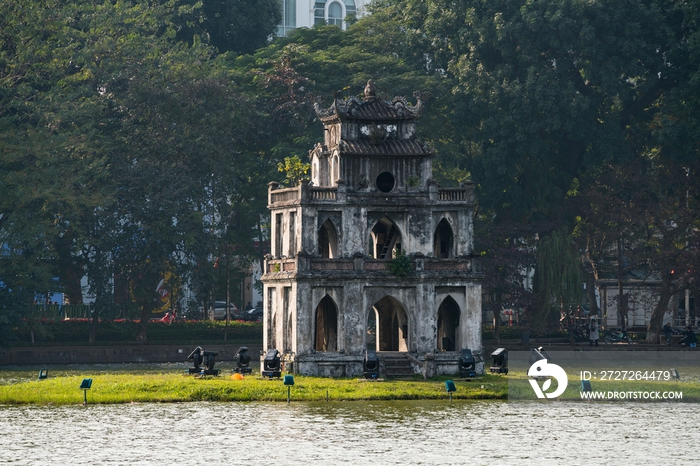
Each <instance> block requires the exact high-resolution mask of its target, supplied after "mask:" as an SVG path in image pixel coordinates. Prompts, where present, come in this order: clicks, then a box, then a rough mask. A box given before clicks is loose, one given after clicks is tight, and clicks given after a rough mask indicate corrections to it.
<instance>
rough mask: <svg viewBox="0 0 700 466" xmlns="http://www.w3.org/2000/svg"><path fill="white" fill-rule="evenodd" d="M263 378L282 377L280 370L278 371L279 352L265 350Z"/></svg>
mask: <svg viewBox="0 0 700 466" xmlns="http://www.w3.org/2000/svg"><path fill="white" fill-rule="evenodd" d="M262 376H263V377H269V378H273V377H277V378H280V377H281V376H282V370H281V369H280V352H279V351H277V350H276V349H270V350H267V354H266V355H265V360H264V361H263V370H262Z"/></svg>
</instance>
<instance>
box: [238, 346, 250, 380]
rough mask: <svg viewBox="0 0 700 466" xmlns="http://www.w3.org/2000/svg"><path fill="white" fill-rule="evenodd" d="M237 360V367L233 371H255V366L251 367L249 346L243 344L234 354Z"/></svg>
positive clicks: (245, 372) (241, 372)
mask: <svg viewBox="0 0 700 466" xmlns="http://www.w3.org/2000/svg"><path fill="white" fill-rule="evenodd" d="M234 359H235V360H236V367H235V368H234V369H233V372H238V373H239V374H250V373H251V372H253V368H252V367H250V354H249V353H248V347H247V346H241V347H240V348H239V349H238V352H236V355H235V356H234Z"/></svg>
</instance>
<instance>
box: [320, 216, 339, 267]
mask: <svg viewBox="0 0 700 466" xmlns="http://www.w3.org/2000/svg"><path fill="white" fill-rule="evenodd" d="M318 254H319V255H320V256H321V257H324V258H326V259H333V258H335V257H337V256H338V233H337V232H336V230H335V226H334V225H333V222H331V221H330V219H328V220H326V221H325V222H323V225H321V228H319V229H318Z"/></svg>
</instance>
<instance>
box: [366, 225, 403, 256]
mask: <svg viewBox="0 0 700 466" xmlns="http://www.w3.org/2000/svg"><path fill="white" fill-rule="evenodd" d="M394 250H397V251H400V250H401V232H400V231H399V228H398V227H397V226H396V224H395V223H394V222H393V221H392V220H391V219H390V218H389V217H382V218H381V219H379V221H378V222H377V223H376V224H375V225H374V227H373V228H372V233H371V242H370V255H371V256H372V257H374V258H375V259H391V258H392V257H393V251H394Z"/></svg>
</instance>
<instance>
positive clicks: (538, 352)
mask: <svg viewBox="0 0 700 466" xmlns="http://www.w3.org/2000/svg"><path fill="white" fill-rule="evenodd" d="M541 359H546V360H547V361H550V362H551V361H552V358H551V357H550V356H549V353H548V352H547V350H546V349H544V348H542V347H541V346H540V347H539V348H532V350H531V351H530V360H529V361H530V365H533V364H535V363H536V362H537V361H539V360H541Z"/></svg>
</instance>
